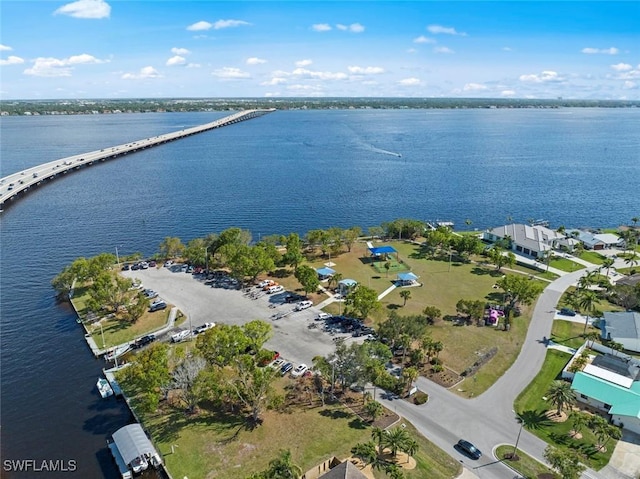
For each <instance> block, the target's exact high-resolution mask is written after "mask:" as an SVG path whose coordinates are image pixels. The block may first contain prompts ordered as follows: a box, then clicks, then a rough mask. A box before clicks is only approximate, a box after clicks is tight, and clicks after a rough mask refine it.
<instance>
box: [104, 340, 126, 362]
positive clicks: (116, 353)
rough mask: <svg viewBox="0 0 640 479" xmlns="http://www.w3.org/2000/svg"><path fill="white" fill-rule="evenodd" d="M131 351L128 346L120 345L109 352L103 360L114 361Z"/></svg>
mask: <svg viewBox="0 0 640 479" xmlns="http://www.w3.org/2000/svg"><path fill="white" fill-rule="evenodd" d="M130 349H131V345H130V344H122V345H120V346H118V347H116V348H114V349H112V350H110V351H109V352H108V353H107V354H105V355H104V359H106V360H107V361H115V360H116V359H118V358H119V357H120V356H122V355H123V354H124V353H126V352H128V351H129V350H130Z"/></svg>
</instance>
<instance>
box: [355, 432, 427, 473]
mask: <svg viewBox="0 0 640 479" xmlns="http://www.w3.org/2000/svg"><path fill="white" fill-rule="evenodd" d="M371 439H372V440H371V441H368V442H363V443H358V444H356V445H355V446H353V448H351V454H353V455H354V456H355V457H357V458H358V459H360V460H361V461H362V462H364V463H365V464H367V465H371V467H372V468H373V469H378V470H382V471H384V472H385V473H386V475H387V476H388V477H390V478H392V479H401V478H403V477H404V474H403V472H402V467H400V465H399V464H398V462H397V457H398V452H403V453H405V454H407V461H409V457H411V456H414V455H415V454H416V453H417V452H418V450H419V448H420V446H419V444H418V442H417V441H416V440H415V439H414V438H412V437H411V435H410V434H409V433H408V432H407V430H406V429H405V428H403V427H396V428H393V429H390V430H385V429H381V428H379V427H374V428H373V430H372V431H371ZM385 451H388V454H387V453H385Z"/></svg>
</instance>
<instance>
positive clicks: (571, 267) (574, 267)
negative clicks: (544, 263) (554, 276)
mask: <svg viewBox="0 0 640 479" xmlns="http://www.w3.org/2000/svg"><path fill="white" fill-rule="evenodd" d="M549 266H551V267H552V268H556V269H559V270H561V271H566V272H567V273H571V272H573V271H578V270H579V269H583V268H584V266H583V265H581V264H580V263H576V262H575V261H571V260H570V259H567V258H558V257H557V256H554V257H553V259H552V260H551V261H550V262H549Z"/></svg>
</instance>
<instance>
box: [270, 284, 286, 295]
mask: <svg viewBox="0 0 640 479" xmlns="http://www.w3.org/2000/svg"><path fill="white" fill-rule="evenodd" d="M283 291H284V288H283V287H282V286H280V285H278V286H271V287H270V288H269V289H268V290H267V294H277V293H282V292H283Z"/></svg>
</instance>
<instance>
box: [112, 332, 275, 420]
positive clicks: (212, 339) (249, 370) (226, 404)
mask: <svg viewBox="0 0 640 479" xmlns="http://www.w3.org/2000/svg"><path fill="white" fill-rule="evenodd" d="M272 334H273V332H272V328H271V325H270V324H269V323H266V322H264V321H261V320H254V321H250V322H249V323H246V324H245V325H243V326H235V325H224V324H220V325H217V326H215V327H214V328H212V329H210V330H208V331H206V332H205V333H203V334H201V335H199V336H198V337H197V339H196V343H195V345H196V347H195V349H194V350H193V351H192V352H191V353H190V355H189V356H187V357H185V358H180V357H177V356H172V357H171V358H170V356H169V354H168V346H167V345H166V344H163V343H156V344H152V345H151V346H149V347H148V348H145V349H144V350H142V351H141V352H140V353H138V354H137V355H136V357H135V360H134V361H133V362H132V365H131V366H130V367H128V368H126V369H125V370H124V371H123V376H124V377H123V383H124V384H125V385H126V386H127V387H130V388H132V390H133V391H134V394H135V396H136V398H137V400H138V401H139V404H140V405H141V408H142V410H143V411H146V412H153V411H155V410H156V409H157V408H158V406H159V403H160V400H161V399H163V398H168V396H169V394H171V396H172V398H173V401H174V404H178V405H179V407H183V408H184V409H185V410H186V411H187V412H188V413H195V412H197V408H198V405H199V404H201V403H203V402H205V401H206V403H207V404H210V405H213V406H214V407H219V408H222V409H227V410H230V411H232V412H238V413H242V412H246V413H247V415H248V417H249V419H250V421H251V423H252V424H254V425H255V424H259V422H260V416H261V414H262V412H263V411H264V408H265V407H267V406H268V405H269V404H270V402H271V401H272V400H274V398H275V397H276V394H275V393H274V390H273V387H272V384H273V381H274V379H275V378H276V372H275V371H274V370H273V369H271V368H267V367H264V365H265V364H266V363H268V362H270V361H271V359H273V354H274V353H273V351H269V350H266V349H264V348H263V346H264V343H265V342H266V341H268V340H269V339H270V338H271V336H272Z"/></svg>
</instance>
